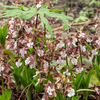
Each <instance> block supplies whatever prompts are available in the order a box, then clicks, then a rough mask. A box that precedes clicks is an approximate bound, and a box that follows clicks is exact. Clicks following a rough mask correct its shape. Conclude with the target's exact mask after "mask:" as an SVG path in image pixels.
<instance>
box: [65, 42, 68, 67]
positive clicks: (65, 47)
mask: <svg viewBox="0 0 100 100" xmlns="http://www.w3.org/2000/svg"><path fill="white" fill-rule="evenodd" d="M65 49H66V44H65ZM66 66H67V67H69V65H68V57H67V56H66Z"/></svg>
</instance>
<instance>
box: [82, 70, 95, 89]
mask: <svg viewBox="0 0 100 100" xmlns="http://www.w3.org/2000/svg"><path fill="white" fill-rule="evenodd" d="M92 70H93V69H91V70H90V71H89V72H88V73H87V75H86V76H85V79H84V83H85V84H84V88H85V89H86V88H88V87H89V82H90V78H91V74H92Z"/></svg>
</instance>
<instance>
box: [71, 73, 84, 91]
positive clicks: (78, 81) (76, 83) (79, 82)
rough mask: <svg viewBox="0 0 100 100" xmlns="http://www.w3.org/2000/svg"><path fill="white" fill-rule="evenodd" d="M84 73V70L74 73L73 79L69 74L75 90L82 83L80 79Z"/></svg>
mask: <svg viewBox="0 0 100 100" xmlns="http://www.w3.org/2000/svg"><path fill="white" fill-rule="evenodd" d="M84 73H85V71H82V72H81V73H80V74H77V75H76V79H74V78H73V77H72V76H71V79H72V81H73V85H74V88H75V90H78V89H79V87H80V85H81V83H82V80H83V77H84Z"/></svg>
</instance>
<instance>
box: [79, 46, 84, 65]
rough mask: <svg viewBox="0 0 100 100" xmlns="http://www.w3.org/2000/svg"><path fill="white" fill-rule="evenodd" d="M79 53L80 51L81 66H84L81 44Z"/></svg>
mask: <svg viewBox="0 0 100 100" xmlns="http://www.w3.org/2000/svg"><path fill="white" fill-rule="evenodd" d="M79 53H80V60H81V67H83V65H82V52H81V47H80V46H79Z"/></svg>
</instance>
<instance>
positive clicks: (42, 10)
mask: <svg viewBox="0 0 100 100" xmlns="http://www.w3.org/2000/svg"><path fill="white" fill-rule="evenodd" d="M47 12H49V9H46V8H40V9H39V10H38V12H37V13H38V14H40V15H41V14H44V13H47Z"/></svg>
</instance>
